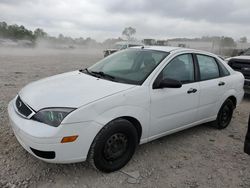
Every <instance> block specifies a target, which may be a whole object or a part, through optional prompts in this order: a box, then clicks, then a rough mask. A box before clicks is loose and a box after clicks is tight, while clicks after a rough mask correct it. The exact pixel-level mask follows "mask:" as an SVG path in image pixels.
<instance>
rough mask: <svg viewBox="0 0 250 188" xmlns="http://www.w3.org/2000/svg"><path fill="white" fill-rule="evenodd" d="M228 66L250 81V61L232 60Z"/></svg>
mask: <svg viewBox="0 0 250 188" xmlns="http://www.w3.org/2000/svg"><path fill="white" fill-rule="evenodd" d="M228 65H229V66H230V67H232V69H234V70H235V71H239V72H241V73H242V74H243V75H244V77H245V79H250V60H246V59H244V60H241V59H231V60H230V61H229V62H228Z"/></svg>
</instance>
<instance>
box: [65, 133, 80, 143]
mask: <svg viewBox="0 0 250 188" xmlns="http://www.w3.org/2000/svg"><path fill="white" fill-rule="evenodd" d="M77 137H78V135H74V136H66V137H63V138H62V140H61V143H68V142H74V141H75V140H76V139H77Z"/></svg>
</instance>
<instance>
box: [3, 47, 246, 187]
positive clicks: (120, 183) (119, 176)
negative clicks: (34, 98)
mask: <svg viewBox="0 0 250 188" xmlns="http://www.w3.org/2000/svg"><path fill="white" fill-rule="evenodd" d="M100 58H102V51H101V50H95V51H93V50H89V49H72V50H52V49H49V50H48V49H47V50H41V49H36V50H32V49H23V50H20V49H0V187H58V188H60V187H172V188H173V187H192V188H195V187H213V188H216V187H218V188H224V187H232V188H235V187H245V188H249V187H250V156H248V155H246V154H244V153H243V142H244V138H245V134H246V130H247V119H248V114H249V111H250V96H246V97H245V98H244V100H243V102H242V103H241V104H240V106H238V107H237V110H236V111H235V113H234V117H233V120H232V122H231V125H230V126H229V127H228V128H227V129H225V130H220V131H219V130H216V129H214V128H211V127H210V126H209V125H200V126H197V127H194V128H191V129H188V130H185V131H182V132H179V133H177V134H173V135H170V136H166V137H164V138H161V139H158V140H156V141H153V142H150V143H148V144H144V145H141V146H139V147H138V149H137V151H136V153H135V155H134V156H133V158H132V160H131V161H130V162H129V164H128V165H126V166H125V167H124V168H123V169H122V170H120V171H118V172H114V173H110V174H105V173H101V172H99V171H96V170H94V169H93V168H91V167H90V166H89V165H88V164H87V163H85V162H82V163H76V164H64V165H62V164H49V163H45V162H43V161H40V160H38V159H36V158H35V157H33V156H32V155H30V154H29V153H27V152H26V151H25V150H24V149H23V148H22V147H21V146H20V144H19V143H18V142H17V140H16V138H15V136H14V135H13V131H12V130H11V128H10V127H9V122H8V116H7V104H8V102H9V101H10V100H11V99H12V98H13V97H14V96H15V95H16V94H17V92H18V91H19V90H20V89H21V88H22V87H23V86H24V85H26V84H27V83H29V82H31V81H34V80H38V79H40V78H43V77H47V76H50V75H54V74H58V73H62V72H67V71H71V70H76V69H80V68H85V67H87V66H89V65H91V64H93V63H94V62H96V61H97V60H99V59H100Z"/></svg>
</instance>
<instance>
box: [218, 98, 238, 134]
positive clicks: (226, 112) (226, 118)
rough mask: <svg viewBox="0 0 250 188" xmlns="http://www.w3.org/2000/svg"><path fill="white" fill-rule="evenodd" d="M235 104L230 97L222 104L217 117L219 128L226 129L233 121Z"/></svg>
mask: <svg viewBox="0 0 250 188" xmlns="http://www.w3.org/2000/svg"><path fill="white" fill-rule="evenodd" d="M234 108H235V106H234V104H233V102H232V101H231V100H230V99H227V100H226V101H225V102H224V103H223V104H222V106H221V108H220V110H219V113H218V115H217V119H216V126H217V128H218V129H225V128H226V127H227V126H228V125H229V123H230V122H231V119H232V116H233V111H234Z"/></svg>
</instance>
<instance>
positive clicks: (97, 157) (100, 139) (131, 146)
mask: <svg viewBox="0 0 250 188" xmlns="http://www.w3.org/2000/svg"><path fill="white" fill-rule="evenodd" d="M137 144H138V135H137V130H136V128H135V127H134V126H133V124H132V123H130V122H129V121H127V120H125V119H117V120H114V121H112V122H110V123H108V124H107V125H106V126H105V127H104V128H102V130H101V131H100V132H99V133H98V135H97V136H96V138H95V139H94V141H93V143H92V145H91V148H90V151H89V156H88V159H89V161H90V163H91V164H92V165H94V167H96V168H97V169H99V170H100V171H103V172H113V171H116V170H119V169H120V168H122V167H123V166H125V165H126V164H127V163H128V161H129V160H130V159H131V157H132V156H133V154H134V152H135V149H136V146H137Z"/></svg>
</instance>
